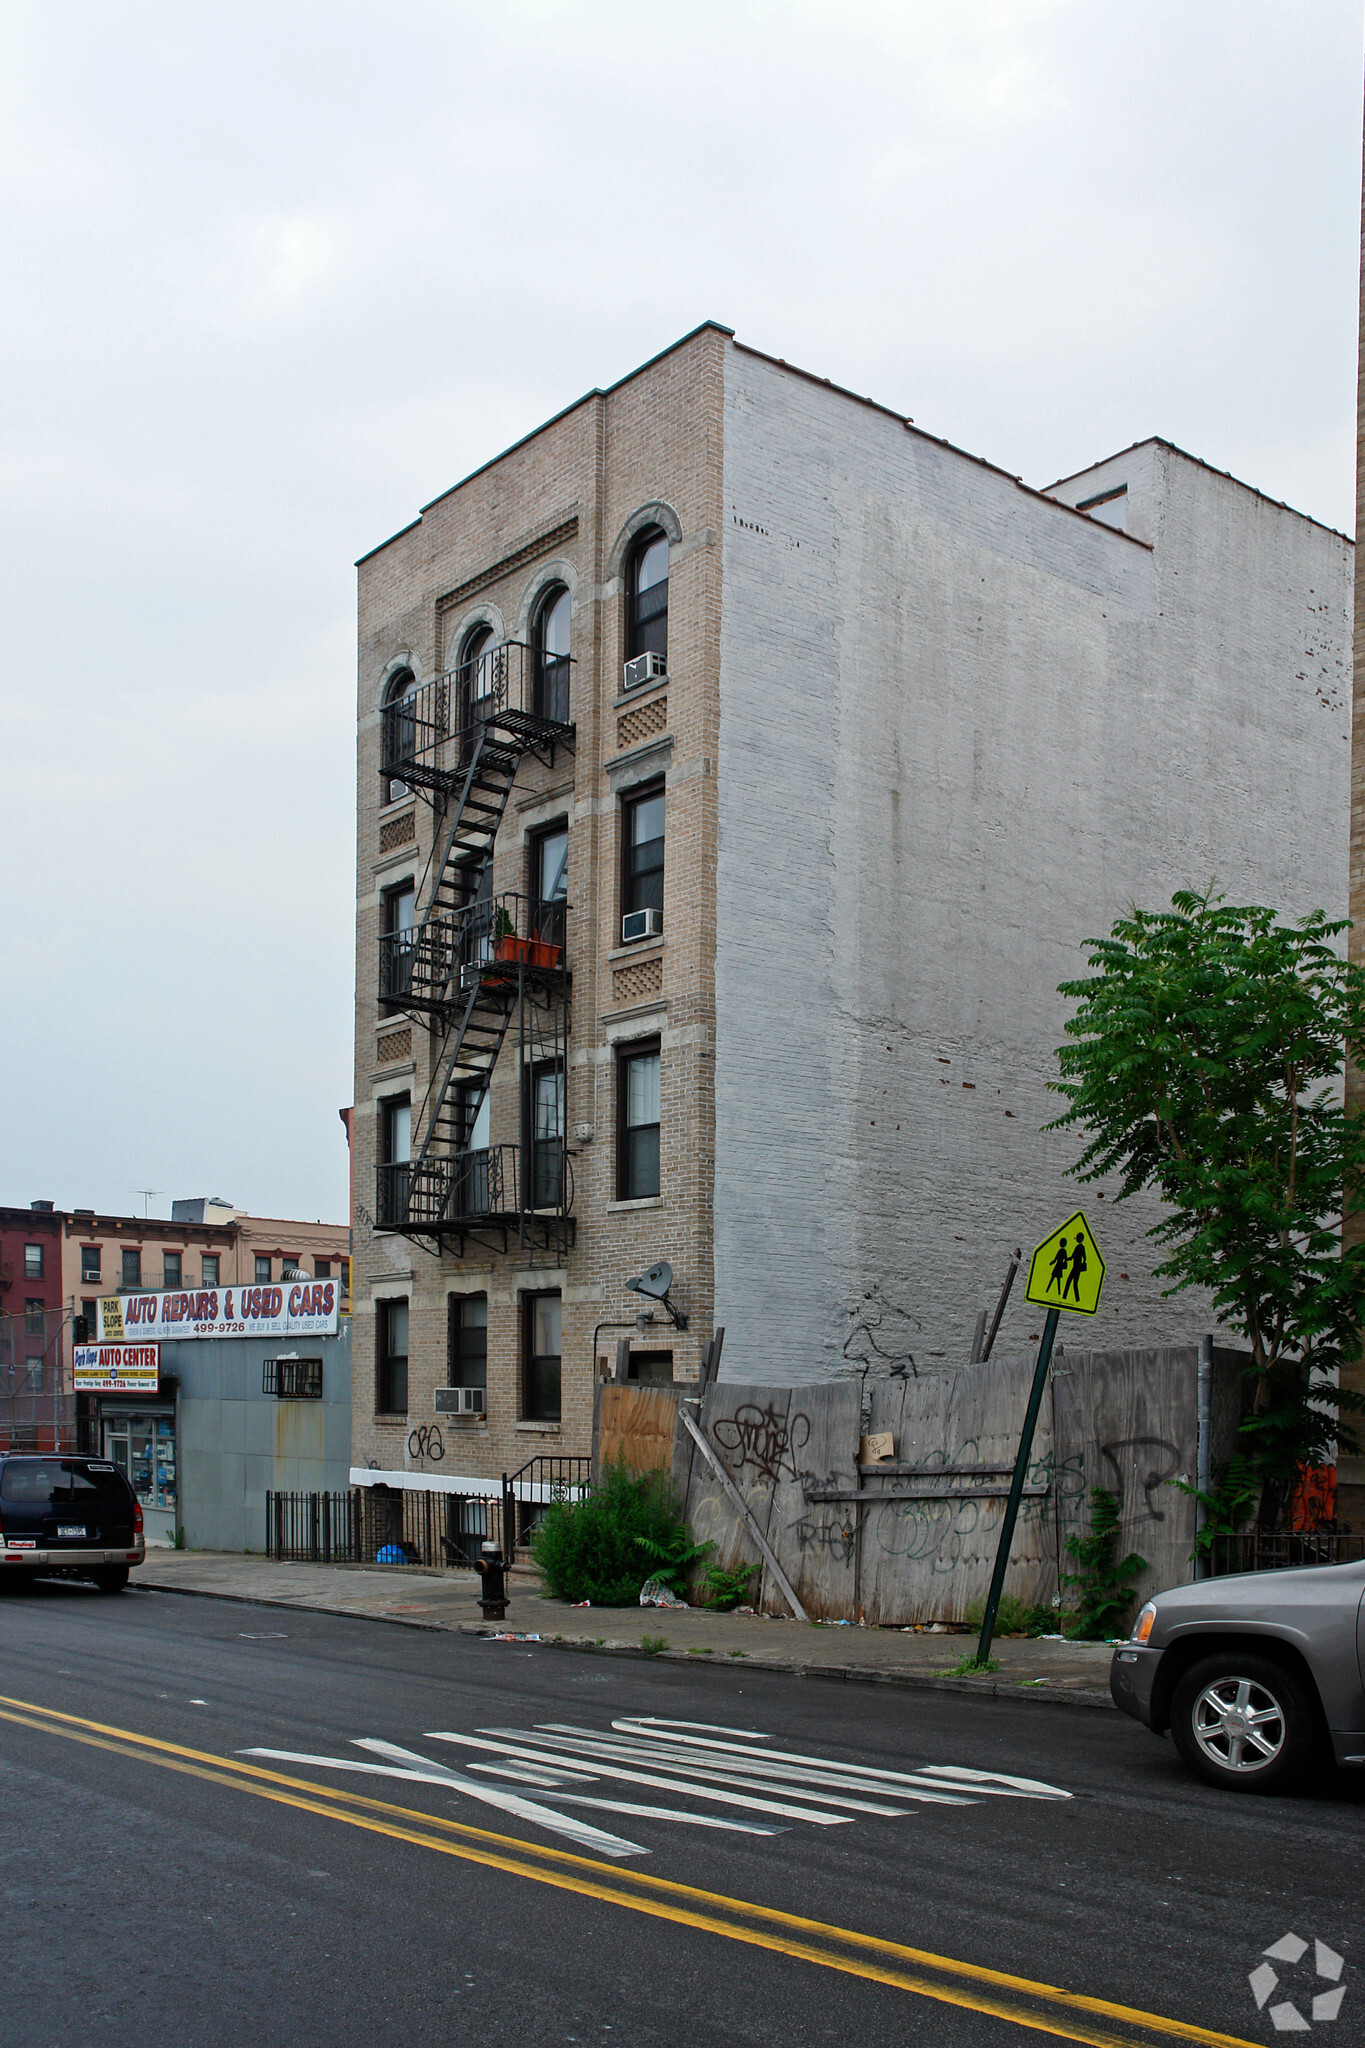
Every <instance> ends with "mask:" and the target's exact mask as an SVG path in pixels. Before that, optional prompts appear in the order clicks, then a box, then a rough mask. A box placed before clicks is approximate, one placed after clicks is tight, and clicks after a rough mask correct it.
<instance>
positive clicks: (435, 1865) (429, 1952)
mask: <svg viewBox="0 0 1365 2048" xmlns="http://www.w3.org/2000/svg"><path fill="white" fill-rule="evenodd" d="M0 1650H2V1652H3V1668H2V1669H0V1858H2V1859H3V1861H2V1865H0V1874H2V1882H3V1926H4V1929H5V1939H4V1944H3V1952H4V1954H5V1960H6V1964H7V1968H6V1970H5V1987H6V1988H5V1996H4V2000H3V2005H0V2012H3V2020H0V2042H3V2048H123V2044H125V2043H127V2044H129V2048H132V2044H137V2048H146V2044H147V2043H148V2042H159V2043H166V2044H168V2048H199V2044H205V2048H220V2044H223V2048H226V2044H229V2043H231V2044H233V2048H236V2044H239V2043H250V2044H257V2043H270V2044H273V2043H276V2042H280V2043H284V2042H288V2043H290V2044H293V2048H312V2044H315V2043H327V2044H337V2048H349V2044H352V2043H355V2044H364V2048H373V2044H375V2043H376V2042H379V2041H385V2042H388V2041H394V2042H402V2043H404V2044H405V2048H406V2044H408V2043H412V2044H420V2043H426V2042H438V2041H439V2042H441V2043H443V2044H448V2043H452V2042H456V2043H460V2044H465V2043H469V2044H471V2048H472V2044H475V2043H478V2044H490V2048H495V2044H496V2048H500V2044H503V2043H508V2044H512V2043H515V2044H517V2048H542V2044H545V2048H549V2044H552V2043H560V2042H577V2043H590V2042H597V2043H608V2044H626V2048H683V2044H688V2048H695V2044H706V2048H709V2044H712V2043H716V2044H730V2043H737V2044H738V2043H745V2044H748V2043H754V2044H768V2043H773V2044H777V2043H782V2044H788V2048H795V2044H807V2043H811V2044H814V2043H820V2044H824V2043H829V2044H835V2043H837V2044H839V2048H846V2044H848V2043H850V2042H857V2043H858V2044H859V2048H881V2044H883V2043H885V2044H888V2048H889V2044H891V2043H896V2044H904V2043H906V2042H910V2043H920V2042H923V2043H933V2044H936V2048H937V2044H945V2048H967V2044H973V2048H975V2044H978V2043H979V2044H983V2048H986V2044H999V2043H1006V2042H1015V2041H1020V2042H1022V2041H1035V2042H1036V2041H1039V2040H1043V2039H1047V2038H1059V2039H1073V2040H1082V2041H1088V2042H1093V2043H1097V2044H1109V2043H1120V2042H1122V2043H1128V2042H1143V2043H1146V2042H1156V2041H1172V2040H1174V2041H1201V2040H1202V2041H1208V2040H1210V2039H1217V2040H1226V2039H1229V2038H1231V2039H1233V2040H1236V2041H1248V2040H1250V2041H1268V2040H1276V2039H1278V2038H1280V2032H1279V2030H1277V2029H1276V2027H1275V2026H1274V2025H1272V2022H1271V2018H1270V2012H1271V2008H1272V2006H1274V2005H1275V2004H1276V2002H1277V2001H1279V2002H1283V2001H1285V2000H1290V2001H1291V2002H1292V2001H1297V2008H1301V2009H1302V2011H1303V2012H1305V2013H1307V2012H1308V2011H1310V2010H1311V2000H1312V1997H1313V1995H1314V1993H1315V1992H1318V1993H1321V1992H1324V1991H1330V1989H1331V1988H1332V1985H1331V1983H1330V1982H1329V1981H1319V1980H1317V1979H1315V1977H1314V1968H1313V1965H1314V1961H1315V1956H1316V1951H1315V1950H1314V1949H1313V1948H1312V1947H1310V1948H1309V1950H1308V1953H1307V1955H1306V1956H1305V1958H1304V1959H1303V1960H1302V1962H1300V1963H1299V1964H1298V1965H1297V1966H1290V1965H1289V1964H1287V1963H1286V1962H1284V1961H1279V1962H1277V1963H1276V1964H1275V1965H1274V1968H1275V1971H1276V1974H1277V1976H1278V1977H1279V1979H1280V1984H1279V1987H1278V1988H1277V1990H1276V1991H1275V1992H1274V1994H1273V1995H1272V1996H1271V1997H1269V1998H1268V1999H1267V2000H1266V2002H1265V2004H1264V2006H1263V2009H1262V2010H1261V2011H1259V2012H1258V2010H1257V2007H1256V2004H1255V2001H1254V1999H1253V1996H1252V1992H1251V1990H1250V1988H1249V1986H1248V1981H1247V1980H1248V1975H1249V1973H1250V1972H1251V1971H1252V1970H1253V1969H1255V1968H1256V1967H1257V1965H1258V1963H1259V1962H1260V1961H1261V1958H1262V1951H1263V1950H1264V1949H1265V1948H1266V1947H1267V1946H1268V1945H1270V1944H1273V1943H1275V1942H1277V1941H1278V1940H1279V1939H1280V1938H1281V1937H1282V1936H1283V1935H1284V1934H1286V1933H1287V1932H1289V1931H1290V1930H1293V1931H1294V1932H1296V1933H1297V1934H1298V1935H1299V1936H1300V1937H1301V1938H1303V1939H1307V1940H1308V1941H1309V1942H1312V1941H1313V1940H1314V1939H1316V1940H1318V1941H1321V1942H1323V1943H1326V1944H1327V1945H1328V1947H1329V1948H1330V1949H1331V1950H1334V1951H1336V1952H1337V1953H1338V1954H1339V1955H1340V1956H1341V1957H1343V1958H1344V1959H1345V1972H1344V1978H1343V1979H1342V1980H1341V1981H1342V1982H1344V1985H1345V1995H1344V2000H1343V2002H1342V2005H1341V2010H1340V2016H1339V2018H1337V2019H1336V2020H1335V2021H1334V2022H1323V2023H1321V2024H1320V2026H1314V2027H1313V2028H1312V2031H1313V2032H1314V2033H1319V2032H1321V2033H1322V2034H1323V2035H1324V2036H1325V2038H1327V2039H1329V2040H1334V2041H1336V2042H1340V2043H1349V2042H1359V2041H1362V2040H1365V1983H1362V1982H1361V1981H1360V1970H1359V1960H1360V1943H1359V1940H1358V1938H1357V1933H1356V1929H1357V1926H1358V1922H1359V1902H1360V1899H1361V1897H1362V1896H1363V1895H1365V1882H1363V1880H1365V1781H1362V1780H1365V1774H1362V1780H1356V1779H1341V1780H1335V1781H1333V1782H1331V1783H1328V1784H1325V1785H1323V1786H1322V1787H1320V1788H1318V1789H1317V1790H1316V1791H1315V1792H1314V1793H1313V1794H1312V1795H1311V1796H1303V1797H1299V1798H1294V1799H1263V1798H1253V1797H1234V1796H1230V1795H1226V1794H1219V1793H1215V1792H1212V1791H1205V1790H1204V1789H1203V1788H1202V1787H1200V1786H1199V1785H1197V1784H1195V1783H1193V1782H1192V1781H1191V1780H1190V1779H1189V1778H1188V1777H1187V1776H1186V1775H1185V1774H1184V1773H1183V1771H1182V1770H1181V1768H1180V1767H1179V1765H1178V1763H1177V1762H1176V1759H1175V1757H1174V1755H1173V1753H1172V1751H1171V1749H1170V1747H1169V1745H1167V1744H1165V1743H1162V1742H1159V1741H1157V1740H1155V1739H1154V1738H1153V1737H1151V1736H1149V1735H1147V1734H1145V1733H1144V1732H1143V1731H1142V1730H1141V1729H1139V1728H1137V1727H1135V1726H1133V1725H1132V1724H1130V1723H1128V1722H1127V1721H1125V1720H1123V1719H1121V1718H1120V1717H1119V1716H1118V1715H1113V1714H1106V1713H1100V1712H1096V1711H1094V1710H1089V1711H1087V1710H1083V1709H1077V1708H1066V1707H1053V1706H1046V1705H1043V1704H1040V1703H1037V1702H1029V1703H1019V1704H1014V1703H1004V1702H992V1701H987V1700H982V1701H975V1700H962V1699H959V1698H956V1697H945V1696H942V1695H936V1694H928V1693H914V1692H894V1691H889V1690H888V1691H884V1690H882V1689H880V1688H874V1687H864V1686H859V1685H846V1684H838V1683H829V1684H825V1683H818V1682H812V1681H809V1680H807V1681H797V1680H791V1679H786V1678H782V1677H779V1676H776V1675H773V1674H768V1673H762V1672H753V1671H745V1670H743V1669H742V1668H740V1667H739V1666H738V1665H736V1666H733V1667H729V1668H725V1667H721V1668H716V1667H715V1666H711V1665H707V1666H701V1667H699V1668H698V1669H697V1670H696V1671H695V1672H693V1671H691V1670H688V1669H679V1668H678V1667H677V1666H676V1665H668V1666H662V1665H656V1664H650V1663H648V1662H643V1661H637V1660H622V1659H614V1658H610V1659H609V1658H600V1659H599V1658H595V1657H592V1656H588V1655H583V1654H581V1653H575V1652H570V1651H565V1650H557V1649H554V1648H552V1647H548V1646H537V1645H533V1644H531V1645H528V1644H516V1643H497V1642H489V1641H483V1640H480V1639H477V1638H472V1637H464V1636H459V1635H455V1634H451V1633H447V1632H441V1633H436V1632H427V1631H419V1630H414V1629H406V1628H400V1627H394V1626H392V1625H386V1624H382V1623H376V1622H370V1621H361V1620H350V1619H345V1618H341V1617H337V1616H332V1615H313V1614H302V1613H297V1612H289V1613H282V1612H281V1611H280V1610H279V1609H271V1608H255V1607H248V1606H239V1605H235V1604H229V1603H225V1602H220V1601H216V1600H211V1599H199V1598H185V1597H177V1596H173V1595H168V1594H158V1593H154V1592H142V1593H131V1592H130V1593H128V1594H124V1595H122V1596H120V1597H119V1598H117V1599H109V1598H101V1597H100V1596H99V1595H97V1594H95V1593H94V1592H93V1591H88V1590H86V1589H85V1588H83V1587H78V1586H76V1585H63V1584H60V1583H55V1582H54V1583H52V1584H50V1585H47V1586H36V1587H31V1588H27V1589H24V1590H15V1589H12V1588H8V1587H7V1588H6V1589H5V1591H4V1595H3V1597H2V1598H0ZM489 1731H492V1732H489ZM367 1765H368V1766H369V1768H368V1769H365V1768H363V1767H364V1766H367ZM394 1773H399V1774H406V1775H393V1774H394ZM973 1774H976V1775H973ZM1201 2030H1202V2031H1201Z"/></svg>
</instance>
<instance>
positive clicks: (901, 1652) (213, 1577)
mask: <svg viewBox="0 0 1365 2048" xmlns="http://www.w3.org/2000/svg"><path fill="white" fill-rule="evenodd" d="M131 1583H132V1584H133V1585H134V1586H135V1587H142V1588H146V1589H154V1590H155V1591H157V1592H163V1593H198V1594H208V1595H212V1596H214V1597H216V1598H218V1599H222V1600H247V1601H253V1602H256V1603H258V1604H262V1605H266V1606H273V1607H298V1608H303V1609H307V1610H311V1611H312V1612H314V1613H319V1614H350V1615H358V1616H360V1617H362V1618H364V1619H366V1620H369V1621H388V1622H399V1623H405V1624H406V1625H407V1626H409V1627H415V1628H437V1629H453V1630H457V1631H459V1632H460V1633H461V1634H464V1635H480V1636H490V1637H494V1638H498V1637H504V1636H507V1635H515V1636H518V1637H520V1638H523V1639H524V1638H526V1637H528V1636H529V1637H532V1638H538V1639H539V1640H540V1641H542V1642H545V1643H558V1644H560V1645H561V1646H563V1647H565V1648H568V1649H579V1650H590V1651H594V1652H597V1653H599V1654H602V1653H615V1654H617V1655H628V1656H643V1655H645V1654H647V1653H646V1651H645V1650H644V1648H643V1647H642V1645H643V1642H644V1639H645V1638H647V1637H648V1638H651V1639H653V1641H654V1642H658V1641H659V1640H660V1639H662V1640H663V1642H664V1643H665V1645H666V1647H665V1648H664V1649H663V1650H662V1651H658V1652H654V1653H653V1654H658V1655H661V1656H663V1657H664V1658H665V1659H667V1660H670V1661H676V1660H678V1659H684V1658H689V1657H696V1658H702V1657H705V1658H706V1659H708V1661H714V1662H716V1663H728V1662H730V1660H732V1659H733V1660H734V1662H735V1663H738V1662H739V1661H740V1659H741V1658H742V1659H743V1660H744V1661H745V1662H746V1663H747V1664H748V1665H749V1666H750V1667H751V1668H753V1669H756V1670H761V1671H783V1672H787V1673H789V1674H791V1675H792V1676H798V1677H803V1678H827V1679H839V1678H843V1679H855V1680H861V1681H863V1682H871V1683H874V1684H890V1685H908V1686H915V1687H928V1688H931V1689H933V1690H934V1691H939V1690H951V1691H953V1692H963V1693H978V1694H983V1695H985V1696H986V1697H988V1698H996V1699H1006V1698H1013V1699H1027V1698H1035V1699H1037V1698H1041V1699H1049V1700H1065V1701H1068V1702H1070V1703H1071V1704H1073V1705H1077V1706H1087V1707H1108V1706H1109V1705H1110V1704H1111V1702H1110V1699H1109V1658H1110V1651H1109V1649H1108V1647H1107V1646H1106V1645H1105V1644H1103V1643H1063V1642H1048V1641H1037V1640H1027V1639H1024V1638H1017V1639H1016V1638H1009V1639H1007V1640H1005V1641H1002V1642H997V1643H996V1644H995V1646H994V1649H993V1652H992V1654H993V1655H994V1656H995V1657H996V1658H997V1659H998V1661H999V1664H1000V1669H999V1671H998V1672H995V1673H992V1674H989V1675H987V1676H985V1677H981V1678H950V1677H948V1676H947V1675H946V1674H947V1673H948V1672H949V1671H950V1670H951V1669H952V1667H953V1665H955V1664H956V1663H958V1662H959V1660H960V1659H961V1658H963V1657H965V1656H970V1655H971V1654H972V1651H973V1650H974V1648H975V1644H976V1639H975V1637H974V1636H971V1635H934V1634H930V1633H929V1632H928V1631H925V1632H923V1633H915V1632H912V1631H908V1630H906V1631H902V1630H900V1629H884V1628H850V1627H842V1626H839V1625H830V1624H828V1623H815V1624H812V1623H802V1622H798V1621H794V1620H791V1619H772V1618H770V1617H769V1616H766V1615H758V1614H713V1613H709V1612H707V1611H706V1610H705V1609H702V1608H695V1607H687V1608H645V1607H601V1608H582V1607H569V1606H566V1605H565V1603H564V1602H563V1601H561V1600H550V1599H545V1598H542V1597H541V1595H540V1593H539V1591H538V1585H539V1581H538V1580H537V1578H536V1576H535V1574H534V1573H532V1572H529V1571H522V1570H518V1571H516V1572H515V1573H514V1574H513V1576H512V1580H511V1596H510V1599H509V1601H508V1608H507V1619H506V1621H505V1622H485V1621H484V1619H483V1617H482V1615H481V1614H480V1612H479V1607H478V1587H479V1581H478V1577H477V1575H476V1574H475V1573H474V1572H447V1571H426V1570H422V1569H418V1568H415V1567H407V1568H404V1569H401V1570H400V1569H395V1568H393V1567H389V1568H385V1567H384V1566H382V1565H331V1564H276V1563H274V1562H272V1561H271V1560H270V1559H268V1558H264V1557H254V1556H242V1555H240V1554H239V1553H235V1552H232V1553H229V1552H216V1551H203V1550H149V1551H148V1553H147V1562H146V1564H145V1565H141V1566H139V1567H138V1568H137V1570H136V1571H135V1572H134V1573H133V1577H132V1581H131Z"/></svg>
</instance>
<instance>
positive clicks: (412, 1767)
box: [241, 1736, 649, 1857]
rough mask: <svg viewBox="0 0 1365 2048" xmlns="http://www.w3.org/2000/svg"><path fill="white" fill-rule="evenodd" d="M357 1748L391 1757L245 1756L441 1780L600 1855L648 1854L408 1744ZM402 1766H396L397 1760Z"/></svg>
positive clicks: (268, 1752) (260, 1752) (279, 1752)
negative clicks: (377, 1760)
mask: <svg viewBox="0 0 1365 2048" xmlns="http://www.w3.org/2000/svg"><path fill="white" fill-rule="evenodd" d="M356 1746H357V1748H360V1749H374V1750H377V1751H378V1752H379V1753H380V1754H381V1755H386V1756H391V1757H393V1758H394V1759H395V1762H394V1763H392V1764H363V1763H360V1762H358V1761H357V1759H356V1758H354V1757H349V1756H345V1757H343V1756H310V1755H308V1754H306V1753H305V1752H303V1751H301V1750H294V1749H244V1750H242V1751H241V1754H242V1755H243V1756H266V1757H272V1758H274V1759H275V1761H277V1762H279V1763H287V1764H314V1765H317V1766H318V1767H319V1768H321V1769H322V1770H327V1771H362V1772H365V1773H367V1774H369V1775H370V1776H373V1777H378V1778H406V1779H408V1780H409V1781H414V1782H416V1783H418V1784H425V1785H445V1786H448V1787H449V1788H450V1789H451V1790H452V1791H455V1792H464V1793H466V1794H467V1795H468V1796H469V1797H470V1798H471V1799H478V1800H480V1801H482V1803H483V1804H484V1805H485V1806H496V1807H499V1808H500V1809H501V1811H502V1812H504V1813H514V1814H516V1816H517V1818H518V1819H519V1820H526V1821H530V1822H531V1824H532V1825H533V1826H535V1827H540V1828H549V1829H551V1831H552V1832H553V1833H555V1834H557V1835H567V1836H568V1837H569V1838H570V1840H571V1841H575V1842H578V1843H579V1844H580V1846H582V1847H584V1848H588V1849H592V1850H593V1851H594V1852H595V1853H596V1854H597V1855H599V1856H618V1857H619V1856H647V1855H648V1854H649V1851H648V1849H646V1848H644V1847H643V1846H642V1845H641V1844H640V1843H639V1842H627V1841H626V1840H624V1839H623V1837H622V1836H620V1835H609V1834H606V1833H604V1832H603V1830H602V1829H601V1828H595V1827H591V1826H589V1824H588V1823H587V1822H586V1821H579V1820H574V1819H572V1818H571V1817H570V1816H569V1815H568V1814H564V1813H555V1812H553V1811H552V1810H551V1809H550V1808H549V1807H548V1806H540V1805H538V1804H537V1803H536V1802H535V1801H534V1800H532V1799H523V1798H521V1797H520V1795H519V1794H517V1793H515V1792H504V1791H503V1790H502V1788H501V1786H499V1785H485V1784H481V1783H480V1781H479V1780H478V1779H477V1778H466V1777H464V1776H463V1775H462V1774H461V1773H460V1772H458V1771H452V1770H449V1769H447V1767H446V1766H445V1765H444V1764H438V1763H429V1762H428V1761H427V1759H426V1758H425V1757H420V1756H417V1755H415V1754H414V1752H413V1751H412V1750H410V1749H399V1748H398V1747H397V1745H396V1744H394V1743H389V1742H379V1741H376V1740H375V1739H374V1738H373V1737H372V1736H361V1737H360V1738H358V1740H357V1745H356ZM400 1759H401V1760H403V1767H401V1768H400V1767H398V1760H400Z"/></svg>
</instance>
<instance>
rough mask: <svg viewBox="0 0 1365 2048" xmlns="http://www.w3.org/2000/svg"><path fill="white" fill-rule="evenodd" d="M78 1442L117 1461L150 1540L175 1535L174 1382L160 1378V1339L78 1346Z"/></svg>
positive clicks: (156, 1542)
mask: <svg viewBox="0 0 1365 2048" xmlns="http://www.w3.org/2000/svg"><path fill="white" fill-rule="evenodd" d="M75 1383H76V1406H77V1419H78V1424H79V1429H80V1441H81V1447H82V1449H84V1450H86V1451H90V1452H93V1453H94V1454H95V1455H96V1456H97V1457H102V1458H108V1460H109V1462H110V1463H111V1464H112V1465H116V1466H117V1467H118V1469H119V1471H120V1472H121V1473H122V1474H123V1476H124V1478H125V1479H126V1480H127V1481H128V1483H129V1485H130V1486H131V1487H132V1489H133V1492H134V1493H135V1494H136V1495H137V1497H138V1499H139V1501H141V1503H142V1522H143V1529H144V1531H145V1533H146V1538H147V1542H148V1545H149V1546H163V1547H165V1546H173V1545H174V1544H175V1541H176V1530H177V1528H178V1527H179V1526H180V1524H179V1520H178V1510H179V1496H178V1488H177V1479H176V1382H175V1381H174V1380H173V1379H163V1377H162V1373H161V1347H160V1345H159V1344H81V1345H77V1346H76V1349H75Z"/></svg>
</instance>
